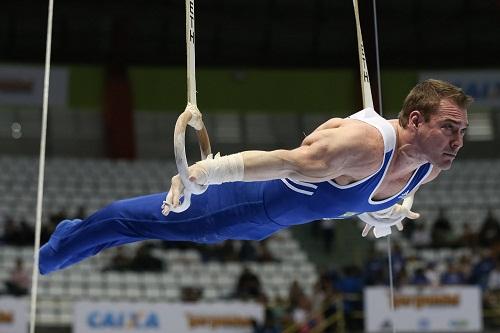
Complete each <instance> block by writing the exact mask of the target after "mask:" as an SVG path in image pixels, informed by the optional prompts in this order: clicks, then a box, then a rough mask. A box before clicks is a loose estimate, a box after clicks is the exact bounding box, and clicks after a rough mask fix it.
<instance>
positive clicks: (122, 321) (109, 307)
mask: <svg viewBox="0 0 500 333" xmlns="http://www.w3.org/2000/svg"><path fill="white" fill-rule="evenodd" d="M74 313H75V315H74V323H73V332H74V333H89V332H92V333H98V332H103V333H115V332H116V333H118V332H120V333H123V332H127V333H143V332H161V333H191V332H193V333H219V332H220V333H229V332H231V333H251V332H252V322H253V321H254V320H256V321H257V322H262V320H263V308H262V306H261V305H259V304H255V303H240V302H236V303H193V304H180V303H175V304H148V303H121V302H120V303H111V302H77V303H75V308H74Z"/></svg>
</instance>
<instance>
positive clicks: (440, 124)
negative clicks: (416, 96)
mask: <svg viewBox="0 0 500 333" xmlns="http://www.w3.org/2000/svg"><path fill="white" fill-rule="evenodd" d="M468 124H469V123H468V120H467V110H465V109H461V108H459V107H458V106H457V105H456V104H455V103H453V102H452V101H450V100H447V99H444V100H442V101H441V103H440V104H439V108H438V111H437V112H436V113H434V114H432V115H431V116H430V119H429V121H427V122H425V121H424V122H421V123H420V124H419V129H418V137H419V139H418V140H419V142H420V143H421V145H420V147H421V150H422V153H423V154H424V157H425V159H427V161H429V162H430V163H432V165H434V166H435V167H438V168H440V169H442V170H448V169H449V168H450V167H451V164H452V162H453V160H454V159H455V157H456V156H457V153H458V151H459V150H460V148H462V146H463V144H464V135H465V131H466V129H467V126H468Z"/></svg>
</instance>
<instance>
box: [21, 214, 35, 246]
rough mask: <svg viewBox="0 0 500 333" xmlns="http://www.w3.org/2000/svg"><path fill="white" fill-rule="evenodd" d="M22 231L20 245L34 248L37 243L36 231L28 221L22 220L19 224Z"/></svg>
mask: <svg viewBox="0 0 500 333" xmlns="http://www.w3.org/2000/svg"><path fill="white" fill-rule="evenodd" d="M19 229H20V236H19V237H20V245H28V246H33V243H34V242H35V230H34V229H33V227H32V226H31V225H30V224H29V223H28V221H26V220H21V222H20V223H19Z"/></svg>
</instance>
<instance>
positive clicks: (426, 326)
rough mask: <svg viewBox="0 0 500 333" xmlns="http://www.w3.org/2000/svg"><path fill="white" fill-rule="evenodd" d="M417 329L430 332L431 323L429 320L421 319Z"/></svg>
mask: <svg viewBox="0 0 500 333" xmlns="http://www.w3.org/2000/svg"><path fill="white" fill-rule="evenodd" d="M417 327H418V329H419V331H428V330H430V328H431V321H430V320H429V318H420V319H419V320H418V321H417Z"/></svg>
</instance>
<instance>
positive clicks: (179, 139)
mask: <svg viewBox="0 0 500 333" xmlns="http://www.w3.org/2000/svg"><path fill="white" fill-rule="evenodd" d="M188 125H190V126H191V127H193V128H194V129H195V130H196V135H197V137H198V144H199V146H200V153H201V159H202V160H204V159H206V158H207V157H208V156H209V155H210V154H211V153H212V148H211V147H210V139H209V137H208V132H207V129H206V128H205V124H204V123H203V120H202V116H201V112H200V111H199V110H198V107H197V106H196V105H194V104H191V103H188V105H187V106H186V109H185V110H184V112H183V113H181V114H180V115H179V118H177V122H176V123H175V130H174V154H175V164H176V165H177V171H178V173H179V177H180V178H181V181H182V184H183V185H184V200H183V201H182V203H181V204H180V205H179V206H177V207H175V208H172V209H171V211H172V212H175V213H180V212H183V211H185V210H186V209H188V208H189V205H190V204H191V194H200V193H203V192H205V191H206V189H207V187H208V185H199V184H194V183H192V182H190V181H189V173H188V163H187V158H186V128H187V126H188Z"/></svg>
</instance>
